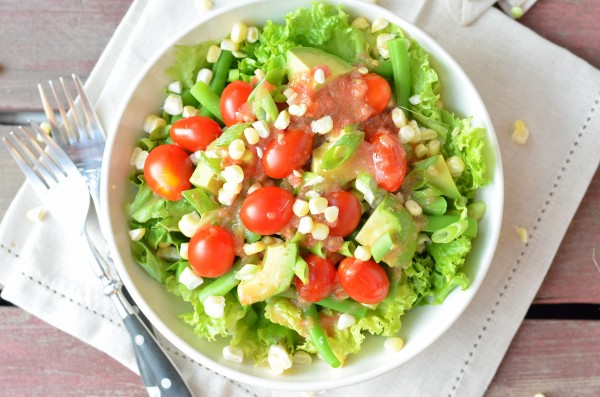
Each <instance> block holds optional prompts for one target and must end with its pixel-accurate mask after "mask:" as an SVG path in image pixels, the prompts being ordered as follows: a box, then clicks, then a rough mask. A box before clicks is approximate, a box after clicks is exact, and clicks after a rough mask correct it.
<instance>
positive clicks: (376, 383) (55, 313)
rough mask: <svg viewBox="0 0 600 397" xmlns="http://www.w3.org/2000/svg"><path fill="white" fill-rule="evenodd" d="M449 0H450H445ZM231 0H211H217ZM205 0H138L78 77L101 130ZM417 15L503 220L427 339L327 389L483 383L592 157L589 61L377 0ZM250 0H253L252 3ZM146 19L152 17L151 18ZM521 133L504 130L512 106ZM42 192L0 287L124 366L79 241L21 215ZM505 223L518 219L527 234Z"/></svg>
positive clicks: (500, 25) (229, 386)
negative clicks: (434, 335) (485, 167)
mask: <svg viewBox="0 0 600 397" xmlns="http://www.w3.org/2000/svg"><path fill="white" fill-rule="evenodd" d="M448 1H451V0H448ZM233 2H234V1H226V0H223V1H215V2H214V3H215V7H220V6H222V5H224V4H226V3H233ZM202 4H203V2H202V1H192V0H185V1H184V0H180V1H177V2H170V1H164V0H163V1H152V2H151V1H149V0H135V1H134V2H133V5H132V6H131V8H130V10H129V12H128V13H127V15H126V16H125V18H124V20H123V22H122V23H121V25H120V26H119V28H118V29H117V31H116V32H115V35H114V37H113V39H112V40H111V41H110V43H109V45H108V46H107V48H106V50H105V52H104V53H103V55H102V57H101V58H100V60H99V61H98V64H97V65H96V68H95V69H94V71H93V73H92V74H91V75H90V77H89V79H88V81H87V83H86V85H87V88H88V90H89V92H90V96H91V97H92V100H93V101H94V102H95V103H96V107H97V109H98V110H99V112H100V117H101V120H102V121H103V123H104V125H105V126H106V128H107V129H108V130H110V129H111V128H112V126H114V124H115V123H116V119H115V114H114V109H115V108H116V107H118V105H119V104H120V103H122V101H123V100H124V98H123V94H124V89H123V88H124V87H127V84H128V83H129V82H131V81H133V80H135V76H136V74H137V72H138V71H139V70H140V69H141V66H142V65H143V64H144V63H145V61H146V60H147V59H149V58H150V57H151V56H152V55H153V53H154V49H155V48H160V47H161V43H166V42H169V41H171V40H172V38H174V37H177V36H178V35H179V34H180V33H182V32H184V31H185V30H187V28H188V27H190V26H192V25H193V24H194V23H195V21H196V20H197V16H198V15H200V14H201V13H202V12H206V11H203V10H202ZM378 4H380V5H381V6H383V7H386V8H389V9H391V10H393V11H394V12H396V13H397V14H398V15H400V16H402V17H404V18H405V19H407V20H409V21H411V22H413V23H415V24H416V25H417V26H419V27H421V28H422V29H423V30H425V31H426V32H427V33H429V34H430V35H431V36H432V37H433V38H434V39H436V40H437V41H438V42H439V43H440V44H441V45H442V46H443V47H445V48H446V50H447V51H448V52H449V53H450V54H451V55H452V56H453V57H454V58H455V59H456V60H457V61H458V63H459V64H460V65H461V66H462V67H463V68H464V70H465V71H466V73H467V74H468V75H469V77H470V78H471V80H472V81H473V83H474V84H475V86H476V87H477V89H478V90H479V92H480V94H481V96H482V98H483V100H484V102H485V103H486V105H487V108H488V110H489V112H490V115H491V117H492V120H493V123H494V126H495V129H496V133H497V135H498V140H499V142H500V147H501V152H502V157H503V162H504V172H505V183H506V199H505V205H506V207H505V217H504V221H503V232H502V236H501V238H500V242H499V246H498V249H497V252H496V255H495V257H494V261H493V263H492V266H491V268H490V271H489V273H488V275H487V277H486V279H485V280H484V282H483V284H482V286H481V288H480V290H479V292H478V294H477V295H476V297H475V299H474V300H473V303H472V304H471V305H470V306H469V308H468V309H467V310H466V311H465V313H464V314H463V315H462V316H461V317H460V318H459V320H458V321H457V322H456V323H455V324H454V325H453V326H452V327H451V328H450V329H449V331H448V332H447V333H446V334H445V335H444V336H442V337H441V338H440V339H439V340H438V341H437V342H436V343H434V344H433V345H432V346H431V347H430V348H428V349H427V350H425V351H424V352H423V353H422V354H420V355H419V356H418V357H416V358H415V359H413V360H411V361H410V362H408V363H407V364H406V365H404V366H402V367H400V368H398V369H397V370H395V371H392V372H390V373H388V374H386V375H383V376H381V377H379V378H377V379H374V380H372V381H369V382H365V383H362V384H359V385H355V386H352V387H348V388H344V389H340V390H334V391H329V392H327V395H328V396H364V395H380V396H391V395H398V392H399V391H401V392H402V394H403V395H406V396H448V397H452V396H480V395H482V394H483V393H484V391H485V389H486V388H487V386H488V384H489V382H490V381H491V379H492V377H493V375H494V374H495V372H496V369H497V367H498V365H499V363H500V362H501V360H502V357H503V355H504V353H505V352H506V349H507V347H508V345H509V344H510V341H511V339H512V338H513V336H514V334H515V332H516V330H517V329H518V327H519V325H520V323H521V321H522V319H523V317H524V315H525V313H526V311H527V308H528V307H529V304H530V303H531V301H532V299H533V297H534V295H535V293H536V291H537V289H538V287H539V286H540V284H541V283H542V280H543V279H544V276H545V274H546V272H547V270H548V267H549V266H550V263H551V262H552V259H553V257H554V255H555V253H556V251H557V249H558V246H559V244H560V241H561V240H562V238H563V236H564V233H565V231H566V229H567V226H568V225H569V223H570V221H571V219H572V217H573V214H574V213H575V210H576V209H577V206H578V205H579V202H580V201H581V198H582V197H583V194H584V192H585V190H586V189H587V186H588V184H589V181H590V179H591V177H592V176H593V174H594V172H595V170H596V168H597V167H598V163H599V160H600V117H599V113H600V72H599V71H598V70H596V69H594V68H593V67H591V66H590V65H588V64H587V63H585V62H584V61H582V60H580V59H578V58H577V57H575V56H574V55H572V54H570V53H569V52H567V51H566V50H564V49H562V48H559V47H557V46H555V45H553V44H551V43H549V42H547V41H546V40H544V39H543V38H541V37H539V36H537V35H536V34H535V33H533V32H531V31H529V30H528V29H526V28H524V27H523V26H521V25H520V24H519V23H518V22H515V21H514V20H512V19H511V18H510V17H507V16H506V15H505V14H503V13H502V12H501V11H499V10H497V9H494V8H487V9H486V10H485V11H484V12H483V13H482V14H481V16H480V17H479V18H478V19H477V20H476V21H474V22H473V23H471V24H470V25H468V26H462V25H460V24H457V23H456V22H455V21H454V19H453V18H452V17H450V16H449V13H448V10H449V9H448V8H447V6H446V5H445V3H443V2H439V1H426V0H404V1H394V0H381V1H379V2H378ZM257 6H258V5H257ZM156 26H161V29H160V30H157V29H156ZM518 118H521V119H523V120H525V122H526V124H527V126H528V127H529V129H530V130H531V137H530V139H529V141H528V142H527V143H526V144H525V145H516V144H514V143H513V142H512V141H511V138H510V136H511V133H512V130H513V123H514V121H515V119H518ZM37 205H39V202H38V201H37V199H36V198H35V195H34V194H33V193H32V189H31V188H30V187H29V186H27V185H25V186H24V187H23V188H22V189H21V190H20V191H19V193H18V194H17V197H16V198H15V200H14V201H13V203H12V205H11V207H10V208H9V210H8V212H7V214H6V216H5V218H4V219H3V222H2V224H1V225H0V284H4V285H5V287H4V290H3V292H2V296H3V298H4V299H7V300H9V301H11V302H13V303H15V304H16V305H18V306H20V307H22V308H24V309H25V310H27V311H29V312H31V313H33V314H34V315H36V316H38V317H40V318H42V319H43V320H45V321H47V322H49V323H50V324H52V325H54V326H56V327H58V328H60V329H62V330H64V331H66V332H69V333H70V334H72V335H75V336H76V337H78V338H80V339H81V340H83V341H85V342H87V343H89V344H91V345H93V346H95V347H96V348H98V349H100V350H102V351H105V352H106V353H108V354H110V355H111V356H112V357H114V358H115V359H117V360H119V361H120V362H121V363H123V364H124V365H125V366H127V367H128V368H130V369H132V370H135V369H136V367H135V361H134V359H133V355H132V352H131V348H130V346H129V338H128V336H127V334H126V332H125V330H124V329H123V327H122V326H121V325H120V321H119V319H118V316H117V314H116V312H115V311H114V309H113V308H112V306H111V303H110V302H109V301H108V299H103V298H102V297H101V294H102V292H101V286H100V284H99V283H98V281H97V280H96V279H94V277H93V276H92V273H91V272H90V271H89V269H88V265H87V263H85V262H86V258H85V255H84V253H82V252H80V249H79V248H78V247H73V246H72V245H71V244H69V242H68V241H63V240H61V238H60V227H59V226H58V225H57V224H56V223H55V222H54V221H53V219H52V218H51V216H49V217H47V218H46V219H45V220H44V221H43V222H39V223H33V222H30V221H28V220H26V219H25V212H26V211H27V210H28V209H30V208H32V207H35V206H37ZM515 226H522V227H525V228H526V229H527V230H528V233H529V242H528V243H526V244H524V243H523V242H521V240H520V239H519V238H518V236H517V234H516V233H515V231H514V227H515ZM165 345H166V346H167V349H168V351H169V352H170V353H171V355H172V357H173V359H174V361H175V362H176V364H177V365H178V366H179V367H180V368H181V369H182V372H183V373H184V376H185V377H186V378H187V379H188V380H189V381H190V384H191V385H192V387H193V389H194V391H195V393H196V395H198V396H235V397H238V396H245V397H247V396H257V397H258V396H265V397H266V396H271V397H284V396H285V397H288V396H298V393H288V392H279V391H271V390H264V389H259V388H256V387H251V386H247V385H244V384H240V383H238V382H233V381H229V380H228V379H226V378H224V377H223V376H221V375H218V374H215V373H214V372H212V371H211V370H209V369H207V368H205V367H203V366H201V365H199V364H198V363H196V362H193V361H191V360H190V359H189V358H187V357H185V356H183V354H182V353H180V352H179V351H177V350H176V349H175V348H173V347H172V346H171V345H169V344H168V343H167V342H165Z"/></svg>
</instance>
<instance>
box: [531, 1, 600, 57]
mask: <svg viewBox="0 0 600 397" xmlns="http://www.w3.org/2000/svg"><path fill="white" fill-rule="evenodd" d="M520 21H521V22H522V23H523V24H524V25H526V26H529V27H530V28H532V29H533V30H534V31H535V32H537V33H539V34H540V35H541V36H543V37H545V38H547V39H548V40H550V41H552V42H553V43H556V44H558V45H559V46H561V47H564V48H567V49H569V50H570V51H571V52H573V53H574V54H576V55H578V56H580V57H581V58H583V59H585V60H586V61H588V62H589V63H590V64H592V65H593V66H595V67H597V68H600V40H599V39H598V36H599V35H600V31H599V30H598V21H600V2H598V1H597V0H539V1H538V2H537V3H535V5H534V6H533V7H532V8H531V9H530V10H529V11H528V12H527V13H526V14H525V16H523V18H522V19H520Z"/></svg>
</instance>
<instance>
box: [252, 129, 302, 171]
mask: <svg viewBox="0 0 600 397" xmlns="http://www.w3.org/2000/svg"><path fill="white" fill-rule="evenodd" d="M312 145H313V134H309V133H306V132H304V131H303V130H290V131H287V132H284V133H283V134H281V135H279V136H278V137H277V138H275V139H273V140H272V141H271V142H269V144H268V145H267V147H266V149H265V151H264V155H263V158H262V159H261V161H260V163H261V165H262V167H263V170H264V171H265V174H267V175H268V176H270V177H271V178H276V179H281V178H285V177H286V176H288V175H289V174H291V173H292V171H294V170H297V169H300V168H302V166H304V164H306V162H307V161H308V159H309V158H310V155H311V153H312Z"/></svg>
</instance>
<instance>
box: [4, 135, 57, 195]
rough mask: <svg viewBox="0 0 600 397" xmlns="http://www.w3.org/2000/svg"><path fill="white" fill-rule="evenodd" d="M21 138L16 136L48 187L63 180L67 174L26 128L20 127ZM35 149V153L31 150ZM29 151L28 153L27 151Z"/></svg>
mask: <svg viewBox="0 0 600 397" xmlns="http://www.w3.org/2000/svg"><path fill="white" fill-rule="evenodd" d="M19 131H20V132H21V136H19V135H17V134H14V133H13V134H14V137H15V139H16V140H18V141H19V142H20V144H21V146H22V148H23V150H24V153H25V155H26V156H27V157H28V159H29V161H30V163H31V164H32V165H33V166H34V168H37V169H38V170H39V172H40V174H42V177H44V178H45V180H46V183H47V184H48V185H53V184H54V183H58V182H60V181H61V180H63V179H64V178H65V177H66V176H67V173H66V171H65V169H64V168H63V167H62V166H61V165H60V163H59V162H58V161H57V160H56V159H55V158H54V157H52V156H50V155H49V154H48V153H47V152H46V151H45V150H44V149H43V148H42V147H41V146H40V144H39V143H38V142H37V140H36V139H35V137H34V136H33V135H32V134H31V133H30V132H29V131H27V130H26V129H25V128H23V127H21V126H19ZM31 148H33V149H34V151H32V150H31ZM26 149H28V150H27V151H25V150H26Z"/></svg>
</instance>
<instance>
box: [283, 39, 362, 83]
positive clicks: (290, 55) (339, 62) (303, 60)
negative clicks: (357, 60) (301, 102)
mask: <svg viewBox="0 0 600 397" xmlns="http://www.w3.org/2000/svg"><path fill="white" fill-rule="evenodd" d="M286 58H287V72H288V79H289V80H292V79H293V78H294V76H296V75H297V74H298V73H304V72H308V71H310V70H311V69H312V68H314V67H318V66H327V67H328V68H329V70H330V72H331V74H330V75H329V76H328V78H330V79H331V78H334V77H337V76H340V75H342V74H346V73H349V72H351V71H352V69H353V67H352V65H351V64H349V63H348V62H346V61H344V60H343V59H342V58H340V57H338V56H336V55H333V54H330V53H328V52H325V51H322V50H319V49H317V48H312V47H296V48H292V49H289V50H288V51H287V54H286Z"/></svg>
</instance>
